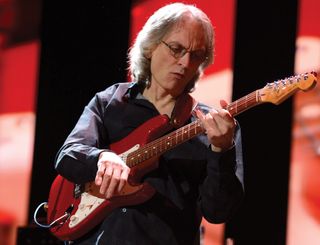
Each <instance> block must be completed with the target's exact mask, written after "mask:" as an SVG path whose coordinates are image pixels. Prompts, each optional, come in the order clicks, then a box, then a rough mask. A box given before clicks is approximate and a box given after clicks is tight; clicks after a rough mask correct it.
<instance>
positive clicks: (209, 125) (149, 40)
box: [56, 3, 243, 245]
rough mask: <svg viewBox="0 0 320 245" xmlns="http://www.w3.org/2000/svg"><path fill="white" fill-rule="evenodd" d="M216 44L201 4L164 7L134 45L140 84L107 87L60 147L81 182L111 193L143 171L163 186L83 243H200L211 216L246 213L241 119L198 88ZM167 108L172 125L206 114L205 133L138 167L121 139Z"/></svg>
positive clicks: (61, 158) (145, 178)
mask: <svg viewBox="0 0 320 245" xmlns="http://www.w3.org/2000/svg"><path fill="white" fill-rule="evenodd" d="M213 44H214V40H213V28H212V25H211V22H210V20H209V19H208V17H207V16H206V15H205V14H204V13H203V12H202V11H201V10H199V9H198V8H196V7H194V6H192V5H186V4H182V3H174V4H170V5H167V6H164V7H162V8H160V9H159V10H158V11H156V12H155V13H154V14H153V15H152V16H151V17H150V18H149V19H148V21H147V22H146V24H145V26H144V27H143V29H142V30H141V32H140V33H139V34H138V36H137V39H136V41H135V44H134V45H133V47H132V48H131V50H130V54H129V59H130V71H131V74H132V78H133V82H131V83H118V84H115V85H113V86H111V87H109V88H107V89H106V90H105V91H102V92H99V93H97V94H96V95H95V97H94V98H93V99H92V100H91V101H90V103H89V104H88V105H87V106H86V108H85V109H84V112H83V114H82V115H81V117H80V119H79V121H78V123H77V125H76V126H75V128H74V130H73V131H72V132H71V134H70V135H69V136H68V138H67V140H66V142H65V143H64V145H63V146H62V148H61V149H60V151H59V153H58V155H57V161H56V169H57V171H58V173H59V174H61V175H62V176H64V177H65V178H67V179H68V180H70V181H72V182H75V183H77V184H84V183H86V182H92V181H94V182H95V184H96V185H97V186H98V189H99V192H100V194H101V195H103V196H104V197H105V198H106V199H108V200H110V201H112V200H115V199H113V198H116V197H119V195H120V196H121V193H122V191H123V190H124V189H125V188H126V186H128V184H130V183H132V180H131V181H130V179H133V180H134V179H136V178H135V176H137V175H138V176H139V178H141V182H143V183H148V185H150V186H151V187H152V188H153V189H154V190H155V194H153V195H150V197H148V198H147V199H146V200H144V201H142V202H141V203H138V204H134V205H133V204H131V203H128V205H126V204H124V205H122V206H121V207H120V208H115V209H114V210H113V211H112V212H111V213H110V214H109V215H107V216H106V217H105V218H104V220H103V222H101V224H99V225H97V226H96V227H95V228H94V229H92V230H91V231H89V232H88V233H87V234H86V235H84V236H83V237H81V238H79V239H77V240H76V241H74V243H75V244H128V245H129V244H137V245H138V244H139V245H143V244H146V245H150V244H166V245H168V244H181V245H182V244H183V245H187V244H199V225H200V222H201V218H202V217H204V218H205V219H207V220H208V221H209V222H214V223H222V222H226V221H227V220H228V219H229V218H230V217H231V216H232V214H233V213H234V212H235V211H236V209H237V207H238V206H239V204H240V202H241V200H242V198H243V164H242V152H241V138H240V137H241V136H240V129H239V126H238V125H237V123H236V121H235V119H234V118H233V117H232V116H231V115H230V113H229V112H228V111H227V110H225V109H223V108H225V107H226V105H227V104H226V102H225V101H221V106H222V109H217V110H214V109H210V108H208V107H207V106H205V105H203V104H201V103H196V102H195V101H194V100H192V98H191V96H190V95H189V92H191V91H192V90H193V89H194V85H195V82H196V81H197V80H198V79H199V77H200V76H201V75H202V72H203V70H204V69H205V68H206V67H207V66H208V65H209V64H211V63H212V60H213ZM159 115H167V116H168V118H170V120H168V123H165V124H164V125H165V127H164V128H165V129H166V130H163V131H167V132H171V131H174V130H175V128H177V127H180V126H182V125H185V124H188V123H190V122H195V121H196V120H198V119H199V120H200V121H199V122H200V124H201V129H202V131H203V132H204V133H203V134H198V133H196V136H195V137H191V139H190V140H188V141H187V142H185V143H182V144H179V145H178V146H176V147H174V148H173V149H170V150H168V151H165V152H164V153H163V154H161V156H158V157H157V159H158V165H153V168H154V169H152V170H150V169H149V170H148V171H146V169H143V167H141V168H140V169H138V170H137V169H135V167H134V166H133V165H130V164H128V162H124V157H121V156H119V155H118V154H121V153H122V152H114V149H113V147H112V146H113V144H114V143H116V142H118V141H119V140H123V139H125V140H126V137H128V135H130V133H132V132H134V131H135V130H136V129H137V128H139V126H141V125H142V124H143V123H145V122H150V121H149V120H150V119H152V118H155V117H157V116H159ZM164 118H165V117H164ZM152 122H153V121H152ZM156 122H158V121H157V120H156ZM147 126H152V123H149V124H147ZM147 126H146V125H145V124H144V126H143V127H142V128H141V127H140V128H139V130H140V131H139V133H140V135H141V137H142V138H143V137H144V135H142V134H141V131H142V132H143V130H144V129H145V134H146V135H148V133H150V132H151V131H152V130H154V129H153V128H152V127H150V128H148V127H147ZM160 131H161V130H160ZM163 133H164V132H163ZM131 138H132V137H131ZM136 138H138V137H136ZM130 140H132V139H130ZM138 140H139V139H137V141H138ZM176 140H178V139H176ZM170 142H171V143H172V142H173V141H170ZM170 142H168V144H169V146H170V144H171V143H170ZM138 148H139V145H138ZM154 148H155V147H154ZM152 149H153V148H152ZM127 150H130V149H127ZM134 150H136V149H134ZM134 150H133V151H134ZM138 155H139V154H138ZM131 160H132V159H131ZM153 160H155V159H153ZM154 166H156V167H154ZM140 170H141V172H142V173H143V175H142V174H141V173H139V171H140Z"/></svg>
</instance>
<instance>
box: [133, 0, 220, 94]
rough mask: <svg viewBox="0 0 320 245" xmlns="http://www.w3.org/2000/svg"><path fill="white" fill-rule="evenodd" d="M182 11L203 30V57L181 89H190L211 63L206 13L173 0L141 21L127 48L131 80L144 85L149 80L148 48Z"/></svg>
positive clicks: (211, 39)
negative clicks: (136, 33) (204, 41)
mask: <svg viewBox="0 0 320 245" xmlns="http://www.w3.org/2000/svg"><path fill="white" fill-rule="evenodd" d="M185 14H192V16H193V17H194V18H196V19H197V20H199V21H200V22H201V23H202V25H203V28H204V30H205V34H206V35H207V36H206V41H207V44H206V57H207V58H206V60H205V61H204V62H203V63H202V64H201V65H200V66H199V68H198V71H197V72H196V74H195V76H194V77H193V78H192V79H191V81H190V82H189V84H188V85H187V86H186V89H185V91H186V92H191V91H192V90H193V89H194V86H195V83H196V82H197V81H198V79H199V78H200V76H201V75H202V74H203V71H204V69H205V68H206V67H207V66H209V65H210V64H212V63H213V58H214V57H213V50H214V30H213V27H212V24H211V21H210V19H209V18H208V16H207V15H206V14H205V13H204V12H203V11H201V10H200V9H198V8H197V7H195V6H194V5H189V4H183V3H173V4H168V5H166V6H164V7H162V8H160V9H158V10H157V11H156V12H155V13H154V14H153V15H152V16H151V17H150V18H149V19H148V20H147V22H146V23H145V25H144V26H143V28H142V30H141V31H140V32H139V34H138V36H137V38H136V40H135V42H134V44H133V46H132V47H131V49H130V51H129V70H130V72H131V79H132V80H133V81H134V82H137V83H140V84H141V83H142V84H145V85H147V83H148V82H150V80H151V70H150V63H151V60H150V59H149V58H148V57H150V56H151V52H152V50H154V48H155V47H156V46H157V45H158V44H159V43H160V42H161V40H162V38H163V37H164V36H165V35H166V34H167V33H168V32H169V31H170V29H171V28H172V26H173V25H174V24H176V23H178V22H179V21H180V20H181V18H182V17H183V16H184V15H185Z"/></svg>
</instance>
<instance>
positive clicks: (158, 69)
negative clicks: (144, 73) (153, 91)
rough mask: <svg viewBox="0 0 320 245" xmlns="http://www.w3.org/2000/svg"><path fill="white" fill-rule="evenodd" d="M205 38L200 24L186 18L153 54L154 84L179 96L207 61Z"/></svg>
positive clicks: (174, 27)
mask: <svg viewBox="0 0 320 245" xmlns="http://www.w3.org/2000/svg"><path fill="white" fill-rule="evenodd" d="M205 55H206V37H205V33H204V29H203V27H202V25H201V23H200V22H198V21H197V20H195V19H194V18H192V17H191V16H185V17H183V19H182V20H181V21H180V22H179V23H177V24H176V25H174V26H173V28H172V30H171V31H170V32H169V33H168V34H167V35H165V36H164V38H163V39H162V42H161V43H159V44H158V46H157V47H156V48H155V49H154V50H153V52H152V55H151V83H156V84H157V85H158V86H160V87H161V88H162V89H164V90H165V91H167V92H169V93H170V94H172V95H173V96H178V95H180V94H181V93H182V92H183V90H184V88H185V87H186V85H187V84H188V83H189V81H190V80H191V79H192V78H193V77H194V76H195V74H196V72H197V70H198V68H199V66H200V65H201V63H202V62H203V61H204V60H205V58H206V57H205Z"/></svg>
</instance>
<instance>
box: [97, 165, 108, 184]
mask: <svg viewBox="0 0 320 245" xmlns="http://www.w3.org/2000/svg"><path fill="white" fill-rule="evenodd" d="M98 166H99V168H98V171H97V174H96V178H95V184H96V185H101V183H102V178H103V175H104V171H105V170H106V165H105V164H104V163H101V162H100V163H98Z"/></svg>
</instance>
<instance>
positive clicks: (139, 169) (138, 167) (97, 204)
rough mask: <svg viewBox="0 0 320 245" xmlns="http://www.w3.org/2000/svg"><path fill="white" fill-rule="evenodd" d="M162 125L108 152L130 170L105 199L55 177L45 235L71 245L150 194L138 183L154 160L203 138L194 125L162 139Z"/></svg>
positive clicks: (276, 92) (297, 82) (284, 84)
mask: <svg viewBox="0 0 320 245" xmlns="http://www.w3.org/2000/svg"><path fill="white" fill-rule="evenodd" d="M316 82H317V78H316V73H315V72H311V73H305V74H300V75H297V76H294V77H290V78H286V79H283V80H279V81H276V82H273V83H268V84H267V85H266V86H265V87H263V88H262V89H258V90H256V91H254V92H252V93H250V94H248V95H247V96H245V97H242V98H240V99H239V100H236V101H234V102H232V103H231V104H229V105H228V106H227V108H226V109H227V110H228V111H229V112H230V113H231V115H233V116H235V115H238V114H240V113H241V112H244V111H246V110H248V109H249V108H251V107H254V106H256V105H259V104H262V103H266V102H270V103H273V104H276V105H278V104H280V103H281V102H283V101H284V100H285V99H287V98H288V97H289V96H291V95H293V94H294V93H295V92H296V91H298V90H303V91H307V90H309V89H311V88H313V87H314V86H315V85H316ZM168 124H169V118H168V117H167V116H165V115H160V116H157V117H155V118H152V119H151V120H149V121H147V122H146V123H144V124H143V125H141V126H140V127H138V128H137V129H136V130H134V131H133V132H132V133H131V134H129V135H128V136H127V137H126V138H124V139H122V140H121V141H119V142H116V143H114V144H112V145H111V146H110V148H111V150H113V151H114V152H116V153H117V154H119V156H120V157H121V158H122V159H123V161H124V162H125V163H126V164H127V165H128V166H129V167H130V168H131V171H130V176H129V179H128V182H127V184H126V186H125V187H124V189H123V190H122V192H121V193H118V194H117V195H116V196H114V197H112V198H111V199H105V198H104V197H103V196H102V195H100V194H99V189H98V187H97V186H96V185H95V183H94V181H93V182H89V183H86V184H85V185H83V186H80V185H76V184H74V183H71V182H69V181H68V180H66V179H65V178H63V177H62V176H57V177H56V179H55V180H54V182H53V184H52V186H51V189H50V193H49V200H48V204H47V209H48V210H47V222H48V223H49V224H50V231H51V232H52V233H53V234H54V235H55V236H56V237H58V238H60V239H62V240H74V239H77V238H79V237H81V236H82V235H84V234H85V233H87V232H88V231H90V230H91V229H92V228H93V227H95V226H96V225H97V224H99V223H100V222H101V221H102V220H103V219H104V218H105V217H106V216H107V215H108V214H109V213H110V212H112V210H114V209H115V208H118V207H121V206H127V205H136V204H139V203H143V202H145V201H146V200H148V199H150V198H151V197H152V195H153V194H154V193H155V190H154V189H153V187H152V186H150V185H149V184H148V183H145V182H142V183H141V182H140V179H141V177H143V176H144V175H145V174H146V173H147V172H150V171H151V170H153V169H155V168H157V167H158V163H157V159H158V158H159V156H160V155H162V154H163V153H165V152H166V151H168V150H170V149H172V148H174V147H176V146H177V145H179V144H181V143H183V142H185V141H187V140H189V139H191V138H193V137H194V136H196V135H198V134H201V133H203V132H204V130H203V128H202V127H201V123H200V120H199V119H198V120H196V121H194V122H192V123H190V124H188V125H185V126H183V127H181V128H179V129H177V130H175V131H173V132H171V133H169V134H167V135H165V136H162V135H163V134H164V133H166V132H167V130H168Z"/></svg>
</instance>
